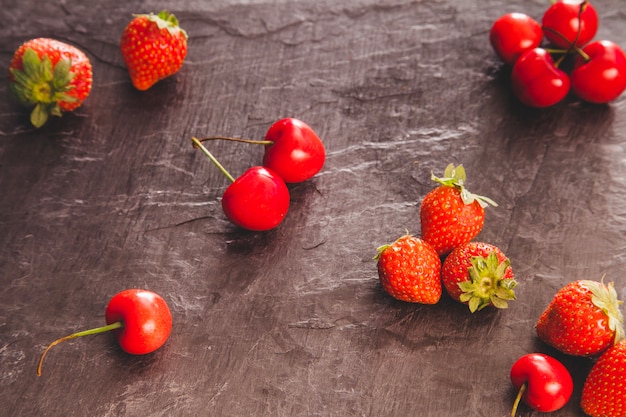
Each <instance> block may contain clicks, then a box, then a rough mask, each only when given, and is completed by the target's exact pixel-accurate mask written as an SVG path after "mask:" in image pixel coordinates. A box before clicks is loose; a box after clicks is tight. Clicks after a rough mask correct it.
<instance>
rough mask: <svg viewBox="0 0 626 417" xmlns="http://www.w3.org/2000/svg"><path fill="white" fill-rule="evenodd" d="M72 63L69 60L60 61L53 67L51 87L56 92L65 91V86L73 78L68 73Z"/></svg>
mask: <svg viewBox="0 0 626 417" xmlns="http://www.w3.org/2000/svg"><path fill="white" fill-rule="evenodd" d="M71 67H72V61H71V60H70V59H62V60H60V61H59V62H57V64H56V65H55V66H54V78H53V79H52V80H53V85H54V89H55V90H56V91H66V90H67V85H68V84H69V83H70V81H72V78H74V73H72V72H71V71H70V68H71Z"/></svg>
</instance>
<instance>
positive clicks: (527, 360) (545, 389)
mask: <svg viewBox="0 0 626 417" xmlns="http://www.w3.org/2000/svg"><path fill="white" fill-rule="evenodd" d="M510 377H511V382H512V383H513V386H514V387H515V389H517V390H518V393H517V397H516V398H515V402H514V404H513V409H512V411H511V417H515V413H516V411H517V407H518V405H519V402H520V400H521V401H523V402H524V403H525V404H526V405H528V406H529V407H531V408H532V409H534V410H537V411H539V412H542V413H550V412H553V411H556V410H559V409H561V408H563V406H565V404H567V402H568V401H569V399H570V398H571V396H572V392H573V390H574V382H573V380H572V376H571V375H570V373H569V371H568V370H567V368H566V367H565V366H564V365H563V364H562V363H561V362H559V361H558V360H556V359H555V358H553V357H551V356H548V355H545V354H543V353H529V354H526V355H524V356H522V357H521V358H519V359H518V360H517V361H516V362H515V363H514V364H513V366H512V367H511V374H510Z"/></svg>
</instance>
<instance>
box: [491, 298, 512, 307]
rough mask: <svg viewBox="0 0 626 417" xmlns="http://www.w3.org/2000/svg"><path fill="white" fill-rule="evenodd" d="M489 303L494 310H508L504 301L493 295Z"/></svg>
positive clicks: (507, 305)
mask: <svg viewBox="0 0 626 417" xmlns="http://www.w3.org/2000/svg"><path fill="white" fill-rule="evenodd" d="M491 303H492V304H493V306H494V307H496V308H508V307H509V304H508V303H507V302H506V301H504V300H503V299H501V298H499V297H497V296H495V295H492V296H491Z"/></svg>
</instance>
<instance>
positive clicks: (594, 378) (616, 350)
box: [580, 340, 626, 417]
mask: <svg viewBox="0 0 626 417" xmlns="http://www.w3.org/2000/svg"><path fill="white" fill-rule="evenodd" d="M580 406H581V407H582V409H583V411H584V412H585V413H586V414H588V415H590V416H592V417H626V340H622V341H621V342H619V343H617V344H616V345H615V346H612V347H610V348H609V349H608V350H607V351H606V352H604V353H603V354H602V356H600V358H598V360H597V362H596V363H595V364H594V365H593V367H592V368H591V371H589V375H587V379H586V380H585V384H584V385H583V392H582V397H581V400H580Z"/></svg>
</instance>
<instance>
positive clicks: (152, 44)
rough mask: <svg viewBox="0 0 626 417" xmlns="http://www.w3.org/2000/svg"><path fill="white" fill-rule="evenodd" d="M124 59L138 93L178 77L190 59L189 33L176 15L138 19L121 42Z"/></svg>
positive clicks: (145, 16)
mask: <svg viewBox="0 0 626 417" xmlns="http://www.w3.org/2000/svg"><path fill="white" fill-rule="evenodd" d="M120 48H121V50H122V57H123V58H124V62H125V63H126V67H127V68H128V73H129V75H130V79H131V81H132V83H133V85H134V86H135V88H136V89H137V90H141V91H143V90H147V89H149V88H150V87H152V86H153V85H154V84H155V83H157V82H158V81H160V80H162V79H164V78H167V77H170V76H172V75H174V74H176V73H177V72H178V71H179V70H180V68H181V67H182V65H183V62H184V61H185V57H186V56H187V33H186V32H185V31H184V30H183V29H181V27H180V26H179V25H178V19H177V18H176V16H174V15H173V14H171V13H169V12H167V11H162V12H160V13H159V14H158V15H155V14H153V13H150V14H140V15H135V17H134V18H133V20H131V22H130V23H129V24H128V26H126V28H125V29H124V32H123V33H122V39H121V40H120Z"/></svg>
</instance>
